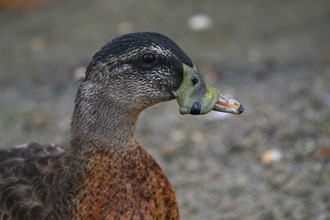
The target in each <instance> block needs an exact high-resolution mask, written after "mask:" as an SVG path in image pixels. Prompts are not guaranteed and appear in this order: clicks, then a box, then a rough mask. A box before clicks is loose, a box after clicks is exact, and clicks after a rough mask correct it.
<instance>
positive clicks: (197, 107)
mask: <svg viewBox="0 0 330 220" xmlns="http://www.w3.org/2000/svg"><path fill="white" fill-rule="evenodd" d="M201 109H202V104H201V103H200V101H196V102H194V104H193V105H192V106H191V109H190V114H192V115H199V114H200V113H201Z"/></svg>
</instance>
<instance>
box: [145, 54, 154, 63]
mask: <svg viewBox="0 0 330 220" xmlns="http://www.w3.org/2000/svg"><path fill="white" fill-rule="evenodd" d="M142 58H143V61H144V62H145V63H152V62H154V61H155V59H156V58H155V56H154V55H153V54H151V53H146V54H144V55H143V57H142Z"/></svg>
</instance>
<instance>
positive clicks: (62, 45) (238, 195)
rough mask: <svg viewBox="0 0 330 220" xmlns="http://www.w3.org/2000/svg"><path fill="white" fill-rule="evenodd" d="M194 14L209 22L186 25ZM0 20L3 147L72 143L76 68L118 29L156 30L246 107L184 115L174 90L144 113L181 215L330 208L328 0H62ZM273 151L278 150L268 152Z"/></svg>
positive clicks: (147, 135) (321, 213) (329, 215)
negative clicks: (239, 111)
mask: <svg viewBox="0 0 330 220" xmlns="http://www.w3.org/2000/svg"><path fill="white" fill-rule="evenodd" d="M155 2H156V3H155ZM198 13H203V14H206V15H208V16H210V17H211V19H212V20H213V26H212V27H211V28H210V29H207V30H204V31H200V32H196V31H192V30H191V29H189V27H188V26H187V20H188V19H189V17H190V16H192V15H195V14H198ZM0 30H1V33H0V39H1V40H0V123H1V124H0V145H1V146H2V147H10V146H14V145H17V144H22V143H26V142H32V141H38V142H44V143H48V142H49V143H57V144H65V145H66V144H67V143H68V140H69V135H70V134H69V125H70V117H71V113H72V109H73V99H74V96H75V92H76V88H77V85H78V83H77V82H76V77H75V70H77V67H79V66H85V65H86V64H87V63H88V61H89V60H90V58H91V56H92V55H93V54H94V52H95V51H96V50H98V49H99V48H100V47H101V46H103V45H104V44H105V43H106V42H107V41H109V40H110V39H112V38H113V37H115V36H117V35H120V34H122V33H125V32H127V31H129V32H130V31H148V30H151V31H157V32H161V33H163V34H165V35H168V36H169V37H171V38H172V39H173V40H175V41H176V42H177V43H178V44H179V45H181V47H182V48H183V49H184V50H185V51H186V53H187V54H188V55H190V57H191V58H192V59H193V60H195V62H196V64H197V65H198V67H199V69H200V70H201V72H203V73H204V74H205V78H206V80H207V81H208V82H209V84H212V85H213V86H215V87H217V88H218V89H219V90H220V91H221V93H224V94H229V95H231V96H233V97H235V98H236V99H237V100H239V101H240V102H241V103H242V104H243V105H244V107H245V109H246V111H245V112H244V114H243V115H241V116H230V117H225V116H224V115H220V116H219V115H207V116H181V115H180V114H179V112H178V106H177V104H176V103H175V102H174V101H173V102H168V103H163V104H160V105H158V106H155V107H152V108H150V109H148V110H147V111H146V112H144V113H143V114H142V115H141V117H140V120H139V124H138V130H137V136H138V139H139V140H140V142H141V143H143V144H144V146H146V149H147V150H148V151H149V152H150V153H151V154H152V155H153V156H154V157H155V159H156V160H157V161H158V162H159V164H160V165H161V167H162V168H163V169H164V170H165V172H166V174H167V175H168V178H169V179H170V181H171V183H172V184H173V186H174V188H175V190H176V194H177V198H178V201H179V205H180V212H181V216H182V219H315V220H325V219H330V184H329V181H330V43H329V41H330V2H329V1H328V0H324V1H321V0H317V1H307V0H306V1H303V0H296V1H293V0H291V1H284V0H278V1H263V0H259V1H257V0H255V1H244V0H241V1H238V0H233V1H215V0H214V1H188V0H186V1H176V0H169V1H160V0H159V1H134V0H120V1H119V0H116V1H107V0H100V1H89V0H62V1H59V2H56V3H53V4H49V5H47V6H45V7H42V8H39V9H36V10H32V11H7V10H4V9H0ZM269 150H274V151H276V152H277V154H280V155H281V158H280V159H279V160H277V161H272V162H269V161H268V162H269V163H268V162H267V160H266V159H267V158H266V159H265V158H264V160H265V161H262V159H261V158H262V157H263V156H265V153H267V152H268V151H269ZM270 161H271V160H270Z"/></svg>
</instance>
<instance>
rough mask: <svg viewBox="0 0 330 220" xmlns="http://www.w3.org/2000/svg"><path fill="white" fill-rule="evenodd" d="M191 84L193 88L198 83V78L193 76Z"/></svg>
mask: <svg viewBox="0 0 330 220" xmlns="http://www.w3.org/2000/svg"><path fill="white" fill-rule="evenodd" d="M191 83H192V85H193V86H194V85H196V84H197V83H198V78H197V77H196V76H193V77H192V78H191Z"/></svg>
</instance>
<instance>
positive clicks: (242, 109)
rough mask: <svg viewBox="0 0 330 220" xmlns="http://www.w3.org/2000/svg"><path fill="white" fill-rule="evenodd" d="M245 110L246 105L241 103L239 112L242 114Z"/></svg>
mask: <svg viewBox="0 0 330 220" xmlns="http://www.w3.org/2000/svg"><path fill="white" fill-rule="evenodd" d="M243 112H244V107H243V105H242V104H240V106H239V108H238V114H242V113H243Z"/></svg>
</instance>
